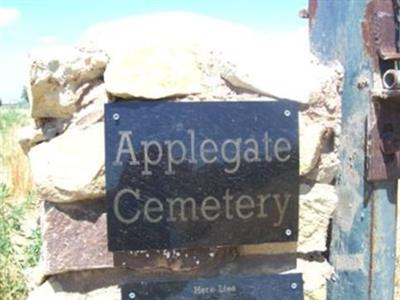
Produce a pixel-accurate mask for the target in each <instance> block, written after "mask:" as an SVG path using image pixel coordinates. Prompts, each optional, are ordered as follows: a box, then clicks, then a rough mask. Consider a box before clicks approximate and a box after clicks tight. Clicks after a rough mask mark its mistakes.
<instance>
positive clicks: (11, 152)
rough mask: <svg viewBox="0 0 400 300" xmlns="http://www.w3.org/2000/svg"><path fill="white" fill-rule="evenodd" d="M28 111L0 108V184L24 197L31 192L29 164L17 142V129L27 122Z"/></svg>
mask: <svg viewBox="0 0 400 300" xmlns="http://www.w3.org/2000/svg"><path fill="white" fill-rule="evenodd" d="M27 120H28V110H27V109H24V108H19V107H1V108H0V150H1V151H0V182H3V183H4V184H6V185H7V186H8V187H9V189H10V193H11V194H12V195H13V196H15V197H19V196H24V195H26V194H27V193H28V192H30V191H31V190H32V178H31V174H30V169H29V162H28V158H27V157H26V155H25V154H24V153H23V151H22V149H21V148H20V146H19V144H18V141H17V135H16V132H17V129H18V128H19V127H21V126H23V125H25V124H26V123H27V122H28V121H27Z"/></svg>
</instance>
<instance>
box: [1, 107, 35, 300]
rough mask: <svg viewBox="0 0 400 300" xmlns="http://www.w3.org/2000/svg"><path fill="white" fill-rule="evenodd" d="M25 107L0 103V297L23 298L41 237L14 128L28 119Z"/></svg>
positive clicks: (3, 299) (29, 184) (17, 299)
mask: <svg viewBox="0 0 400 300" xmlns="http://www.w3.org/2000/svg"><path fill="white" fill-rule="evenodd" d="M28 120H29V118H28V108H27V107H24V106H21V105H13V106H11V105H5V106H1V107H0V299H2V300H11V299H13V300H19V299H26V296H27V293H28V287H27V283H26V282H27V280H26V278H25V276H24V272H25V273H26V270H27V268H29V267H33V266H35V265H36V264H37V262H38V259H39V255H40V247H41V238H40V231H39V228H38V225H37V207H38V203H37V200H36V197H35V194H34V192H33V191H32V180H31V175H30V171H29V164H28V160H27V158H26V156H25V154H24V153H23V151H22V150H21V149H20V147H19V145H18V142H17V140H16V131H17V129H18V128H19V127H21V126H23V125H25V124H27V123H28Z"/></svg>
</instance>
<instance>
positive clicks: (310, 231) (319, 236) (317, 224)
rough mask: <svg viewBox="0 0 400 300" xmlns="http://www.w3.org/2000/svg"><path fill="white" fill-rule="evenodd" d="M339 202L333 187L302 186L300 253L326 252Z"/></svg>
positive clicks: (325, 185)
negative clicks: (331, 220) (331, 222)
mask: <svg viewBox="0 0 400 300" xmlns="http://www.w3.org/2000/svg"><path fill="white" fill-rule="evenodd" d="M337 202H338V198H337V194H336V191H335V187H334V186H332V185H328V184H319V183H317V184H315V185H314V186H312V187H310V186H307V185H302V186H301V194H300V213H299V232H300V233H299V240H298V247H297V251H298V252H303V253H307V252H314V251H321V252H323V251H326V238H327V234H328V226H329V220H330V218H331V217H332V214H333V212H334V210H335V208H336V205H337Z"/></svg>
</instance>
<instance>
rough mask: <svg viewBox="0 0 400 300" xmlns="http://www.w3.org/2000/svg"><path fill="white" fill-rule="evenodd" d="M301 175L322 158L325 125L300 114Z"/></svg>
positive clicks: (312, 167)
mask: <svg viewBox="0 0 400 300" xmlns="http://www.w3.org/2000/svg"><path fill="white" fill-rule="evenodd" d="M299 131H300V137H299V139H300V176H304V175H306V174H307V173H309V172H310V171H311V170H312V169H314V167H315V166H316V164H317V163H318V160H319V158H320V154H321V143H322V137H323V135H324V133H325V131H326V129H325V126H323V125H321V124H319V123H315V122H311V121H310V120H308V118H306V117H303V116H301V115H300V128H299Z"/></svg>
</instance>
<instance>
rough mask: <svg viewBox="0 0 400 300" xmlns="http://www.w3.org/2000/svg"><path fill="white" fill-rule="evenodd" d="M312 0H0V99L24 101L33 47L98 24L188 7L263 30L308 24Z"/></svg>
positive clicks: (67, 41)
mask: <svg viewBox="0 0 400 300" xmlns="http://www.w3.org/2000/svg"><path fill="white" fill-rule="evenodd" d="M307 6H308V0H247V1H245V0H113V1H110V0H0V98H1V99H2V100H3V102H17V101H19V100H20V96H21V92H22V88H23V86H24V83H25V82H26V81H27V54H28V53H29V50H30V49H34V48H38V47H46V46H56V45H71V46H73V45H74V44H77V42H78V41H79V38H80V36H81V35H82V34H83V33H84V32H85V31H86V30H87V29H88V28H89V27H91V26H93V25H94V24H97V23H100V22H104V21H110V20H115V19H119V18H123V17H128V16H134V15H141V14H146V13H154V12H165V11H188V12H193V13H198V14H203V15H207V16H210V17H215V18H218V19H222V20H227V21H231V22H234V23H237V24H243V25H246V26H248V27H250V28H254V29H255V30H258V31H263V32H277V31H278V32H280V31H294V30H296V29H298V28H302V27H305V26H307V21H306V20H304V19H301V18H299V17H298V12H299V10H301V9H303V8H307Z"/></svg>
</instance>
